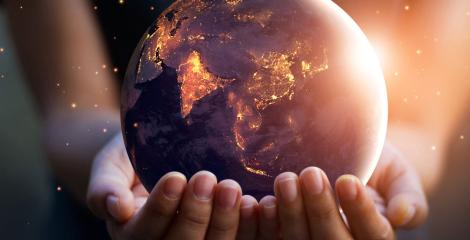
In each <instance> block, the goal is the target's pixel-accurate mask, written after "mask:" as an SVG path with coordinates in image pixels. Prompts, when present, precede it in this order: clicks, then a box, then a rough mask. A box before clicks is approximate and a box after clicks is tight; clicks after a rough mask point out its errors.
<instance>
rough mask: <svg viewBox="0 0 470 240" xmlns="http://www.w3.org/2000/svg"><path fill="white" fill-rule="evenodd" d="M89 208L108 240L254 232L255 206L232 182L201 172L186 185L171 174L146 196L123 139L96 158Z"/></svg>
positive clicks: (218, 236)
mask: <svg viewBox="0 0 470 240" xmlns="http://www.w3.org/2000/svg"><path fill="white" fill-rule="evenodd" d="M87 197H88V205H89V207H90V209H91V210H92V212H93V213H94V214H96V215H97V216H99V217H101V218H103V219H105V220H106V223H107V227H108V231H109V233H110V235H111V237H112V238H113V239H161V238H165V239H235V237H236V235H237V233H238V235H239V236H245V237H246V238H250V237H252V236H256V231H257V211H258V210H257V209H258V203H257V201H256V200H255V199H254V198H253V197H250V196H241V189H240V186H239V185H238V184H237V183H236V182H234V181H232V180H224V181H221V182H219V183H217V179H216V177H215V176H214V175H213V174H212V173H209V172H206V171H202V172H199V173H197V174H195V175H194V176H193V177H192V178H191V179H190V180H189V182H187V181H186V178H185V176H184V175H182V174H180V173H176V172H171V173H168V174H166V175H165V176H164V177H162V178H161V179H160V180H159V182H158V183H157V184H156V185H155V187H154V189H153V190H152V192H151V193H148V192H147V191H146V190H145V188H144V187H143V185H142V184H141V182H140V181H139V179H138V178H137V177H136V175H135V173H134V169H133V168H132V166H131V164H130V161H129V159H128V157H127V154H126V151H125V148H124V144H123V141H122V136H121V135H119V136H116V137H115V138H114V139H113V140H112V141H111V142H110V143H109V144H108V145H107V146H106V147H105V148H104V149H103V150H102V151H101V152H100V153H99V154H98V155H97V157H96V159H95V161H94V163H93V167H92V172H91V178H90V183H89V187H88V196H87Z"/></svg>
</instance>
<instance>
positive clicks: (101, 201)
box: [88, 135, 428, 239]
mask: <svg viewBox="0 0 470 240" xmlns="http://www.w3.org/2000/svg"><path fill="white" fill-rule="evenodd" d="M273 187H274V189H275V196H266V197H264V198H263V199H261V201H260V202H259V203H258V202H257V201H256V199H255V198H253V197H251V196H248V195H242V189H241V188H240V186H239V185H238V184H237V183H236V182H235V181H233V180H223V181H220V182H217V179H216V177H215V176H214V175H213V174H211V173H209V172H205V171H203V172H199V173H197V174H195V175H194V176H193V177H192V178H191V179H190V180H189V181H187V180H186V178H185V177H184V175H182V174H180V173H176V172H173V173H168V174H167V175H165V176H164V177H162V178H161V179H160V181H159V182H158V183H157V184H156V185H155V187H154V188H153V190H152V191H151V192H150V193H148V192H147V191H146V190H145V188H144V187H143V186H142V184H141V183H140V181H139V180H138V178H137V176H136V174H135V172H134V169H133V167H132V165H131V163H130V161H129V159H128V157H127V153H126V150H125V147H124V144H123V142H122V136H121V135H119V136H117V137H116V138H115V139H114V140H113V141H111V142H110V143H109V144H108V145H107V146H106V147H105V148H104V149H103V150H102V151H101V153H99V154H98V156H97V157H96V159H95V161H94V164H93V169H92V176H91V180H90V184H89V190H88V204H89V207H90V209H91V210H92V211H93V212H94V213H95V214H96V215H97V216H99V217H101V218H103V219H105V220H106V222H107V227H108V231H109V233H110V235H111V236H112V237H113V239H279V238H283V239H352V238H354V239H394V237H395V234H394V229H397V228H413V227H416V226H418V225H420V224H421V223H423V221H424V220H425V218H426V216H427V211H428V210H427V203H426V198H425V195H424V193H423V190H422V187H421V184H420V181H419V178H418V176H417V175H416V173H415V171H414V170H413V169H412V168H411V167H410V166H409V165H408V164H407V163H406V160H405V159H403V157H402V156H401V155H400V154H399V153H398V152H397V151H396V150H395V149H394V148H393V147H392V146H390V145H388V144H386V146H385V148H384V151H383V152H382V156H381V158H380V161H379V164H378V166H377V168H376V170H375V171H374V173H373V175H372V178H371V179H370V181H369V183H368V184H367V186H363V185H362V184H361V182H360V181H359V180H358V179H357V178H356V177H354V176H351V175H344V176H341V177H340V178H339V179H338V180H337V181H336V184H335V189H333V188H332V186H331V183H329V182H328V178H327V177H326V176H325V174H324V173H323V171H322V170H320V169H318V168H315V167H309V168H306V169H304V170H303V171H302V172H301V173H300V174H299V176H297V175H296V174H294V173H290V172H287V173H282V174H280V175H279V176H277V178H276V180H275V185H274V186H273ZM335 196H336V197H337V198H338V199H339V204H338V203H337V201H336V198H335ZM339 207H341V209H342V210H343V212H344V215H342V214H340V212H339ZM344 216H345V220H346V219H347V220H346V222H347V223H345V221H343V217H344Z"/></svg>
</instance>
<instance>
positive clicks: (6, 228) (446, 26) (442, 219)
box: [0, 0, 470, 239]
mask: <svg viewBox="0 0 470 240" xmlns="http://www.w3.org/2000/svg"><path fill="white" fill-rule="evenodd" d="M116 2H117V1H116ZM338 2H339V4H340V5H341V6H342V7H343V8H344V9H345V10H346V11H347V12H348V13H349V14H350V15H352V17H353V18H354V19H355V20H356V21H357V22H358V23H359V25H360V26H361V27H362V28H363V29H364V31H365V32H366V34H367V35H368V37H369V38H370V40H371V42H372V43H373V45H374V47H375V48H376V50H377V52H378V55H379V57H380V59H381V61H382V65H383V66H384V71H385V75H386V78H387V81H394V79H395V78H397V77H402V76H406V75H408V76H414V77H419V78H427V77H429V78H432V76H435V75H438V76H439V77H443V78H446V79H447V78H448V81H449V84H458V85H462V86H465V85H466V84H467V83H468V82H470V77H469V76H470V74H469V65H470V58H469V56H470V31H469V29H470V1H468V0H462V1H460V0H454V1H429V2H430V3H429V4H426V3H425V1H390V2H391V4H388V5H387V6H388V7H387V8H385V9H384V7H383V5H381V4H379V3H378V2H380V1H352V0H351V1H338ZM359 2H360V3H359ZM416 2H420V3H421V6H422V7H421V11H422V12H424V13H426V14H424V15H423V16H425V17H424V18H420V19H418V20H415V21H411V20H409V18H406V16H405V17H403V15H405V14H413V11H414V10H415V9H414V6H415V5H416V4H415V3H416ZM431 2H432V3H433V4H431ZM434 2H435V4H434ZM116 4H117V3H116ZM423 6H424V7H423ZM392 8H393V9H392ZM90 10H91V8H90ZM392 10H393V11H392ZM392 13H394V14H395V15H396V16H395V15H393V14H392ZM391 14H392V15H393V16H392V15H391ZM384 15H385V16H386V17H387V19H388V20H387V21H381V22H380V24H378V23H377V22H376V21H374V19H375V18H381V17H383V16H384ZM426 17H429V18H426ZM407 19H408V20H407ZM407 21H410V22H407ZM419 24H422V26H423V28H421V30H422V31H421V32H416V34H412V33H410V32H409V29H408V27H409V26H410V25H413V26H415V27H416V26H421V25H419ZM392 31H398V32H400V31H402V34H406V35H407V37H403V38H400V39H398V40H397V39H389V37H390V36H391V35H388V34H389V33H390V32H392ZM32 37H34V36H32ZM404 39H405V40H404ZM435 49H441V51H435ZM442 52H445V53H442ZM418 57H419V58H418ZM425 70H426V71H425ZM464 83H465V84H464ZM415 88H419V86H414V87H410V88H409V89H404V90H403V94H402V98H400V99H398V100H396V99H391V101H402V102H403V104H413V101H418V97H422V96H421V95H420V94H417V93H416V89H415ZM413 89H415V90H414V91H415V92H413ZM441 94H442V97H448V98H452V97H453V96H452V94H451V93H449V92H446V91H445V88H442V89H441V88H435V90H434V91H433V92H432V95H433V96H434V97H436V96H435V95H437V96H441ZM423 101H424V100H423ZM448 107H452V106H448ZM436 109H437V110H436ZM438 109H439V108H433V106H429V107H428V108H426V109H424V110H423V111H439V110H438ZM468 110H469V111H466V112H464V113H462V119H461V121H460V122H459V124H458V127H456V128H455V136H454V137H453V138H452V140H451V141H450V143H449V146H448V147H446V149H447V150H446V152H445V155H446V162H445V166H443V169H442V174H441V175H442V178H441V181H440V182H439V184H438V187H437V190H436V191H435V192H434V193H433V194H432V195H430V196H429V200H430V204H431V215H430V218H429V220H428V222H427V223H426V224H425V226H423V227H422V228H421V229H419V230H416V231H413V232H411V233H400V235H401V236H402V238H403V239H465V238H467V239H468V238H470V228H469V227H468V223H469V222H470V204H468V203H470V174H469V173H468V172H469V170H470V122H469V121H468V119H469V118H470V108H468ZM437 114H438V113H437ZM38 119H39V118H38V115H37V111H36V109H35V105H34V101H33V98H32V96H31V94H30V91H29V89H28V86H26V84H25V81H24V77H23V74H22V71H21V68H20V66H19V64H18V59H17V56H16V54H15V50H14V46H13V41H12V39H11V35H10V33H9V30H8V27H7V23H6V12H5V10H4V9H3V8H2V7H1V6H0V170H1V174H0V183H1V184H0V192H1V198H0V216H1V217H0V238H1V239H85V238H83V236H82V235H80V234H81V233H80V230H79V229H80V227H77V226H79V225H80V224H82V223H83V221H93V220H90V219H91V218H89V216H87V214H83V213H77V212H76V211H74V208H75V207H76V206H70V205H68V203H64V201H61V200H60V199H61V198H67V196H63V195H64V193H63V191H62V188H61V186H60V185H58V184H56V181H55V178H54V176H53V175H52V174H51V170H50V169H49V167H48V163H47V158H46V154H45V152H44V151H43V150H42V149H43V147H42V143H41V141H40V138H39V133H40V126H39V121H38ZM65 202H66V201H65ZM89 223H90V222H88V224H89ZM100 234H102V233H99V234H98V233H97V234H96V235H95V236H94V237H95V238H96V239H102V238H104V236H103V235H100Z"/></svg>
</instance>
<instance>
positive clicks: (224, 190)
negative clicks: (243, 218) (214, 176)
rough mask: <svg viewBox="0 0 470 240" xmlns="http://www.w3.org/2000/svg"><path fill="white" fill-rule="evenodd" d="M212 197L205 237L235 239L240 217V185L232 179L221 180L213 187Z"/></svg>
mask: <svg viewBox="0 0 470 240" xmlns="http://www.w3.org/2000/svg"><path fill="white" fill-rule="evenodd" d="M214 199H215V202H214V203H215V204H214V207H213V210H212V216H211V222H210V224H209V229H208V231H207V237H206V239H209V240H211V239H214V240H218V239H220V240H223V239H235V236H236V235H237V229H238V222H239V219H240V199H241V188H240V185H238V183H237V182H235V181H233V180H223V181H221V182H220V183H219V184H217V186H216V187H215V197H214Z"/></svg>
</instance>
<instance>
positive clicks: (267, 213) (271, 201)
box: [260, 196, 277, 219]
mask: <svg viewBox="0 0 470 240" xmlns="http://www.w3.org/2000/svg"><path fill="white" fill-rule="evenodd" d="M260 206H262V208H261V209H262V211H263V215H264V217H265V218H267V219H273V218H276V214H277V210H276V198H275V197H273V196H268V197H264V198H263V199H261V201H260Z"/></svg>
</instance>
